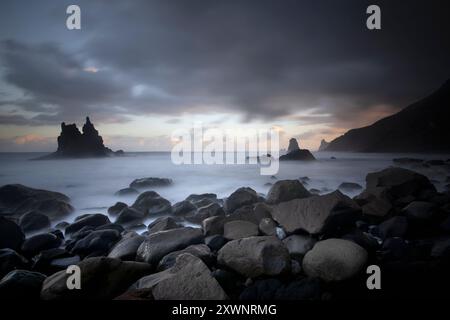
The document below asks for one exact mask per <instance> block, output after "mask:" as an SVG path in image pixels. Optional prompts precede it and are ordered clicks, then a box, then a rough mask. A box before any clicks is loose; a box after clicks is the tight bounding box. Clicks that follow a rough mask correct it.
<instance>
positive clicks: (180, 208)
mask: <svg viewBox="0 0 450 320" xmlns="http://www.w3.org/2000/svg"><path fill="white" fill-rule="evenodd" d="M172 209H173V214H174V215H175V216H187V215H193V214H195V212H196V211H197V207H196V206H195V205H193V204H192V202H190V201H188V200H184V201H181V202H177V203H175V204H174V205H173V207H172Z"/></svg>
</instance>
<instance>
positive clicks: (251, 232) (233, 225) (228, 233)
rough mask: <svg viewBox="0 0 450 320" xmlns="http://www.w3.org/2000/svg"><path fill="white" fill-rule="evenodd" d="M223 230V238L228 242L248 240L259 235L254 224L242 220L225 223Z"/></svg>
mask: <svg viewBox="0 0 450 320" xmlns="http://www.w3.org/2000/svg"><path fill="white" fill-rule="evenodd" d="M223 230H224V231H223V235H224V237H225V238H227V239H230V240H236V239H242V238H248V237H252V236H257V235H258V234H259V230H258V226H257V225H256V224H254V223H251V222H248V221H242V220H236V221H230V222H227V223H225V224H224V226H223Z"/></svg>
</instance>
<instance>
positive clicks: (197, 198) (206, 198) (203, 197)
mask: <svg viewBox="0 0 450 320" xmlns="http://www.w3.org/2000/svg"><path fill="white" fill-rule="evenodd" d="M186 201H189V202H191V203H192V204H193V205H195V206H196V207H197V208H199V207H204V206H206V205H208V204H210V203H219V202H220V200H219V199H217V195H216V194H215V193H202V194H191V195H189V196H188V197H187V198H186Z"/></svg>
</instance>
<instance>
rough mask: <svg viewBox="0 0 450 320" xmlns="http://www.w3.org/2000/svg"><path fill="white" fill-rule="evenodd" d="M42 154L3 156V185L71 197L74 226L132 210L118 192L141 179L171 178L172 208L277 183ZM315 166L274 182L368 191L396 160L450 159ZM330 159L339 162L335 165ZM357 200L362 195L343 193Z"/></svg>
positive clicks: (147, 159)
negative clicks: (83, 218)
mask: <svg viewBox="0 0 450 320" xmlns="http://www.w3.org/2000/svg"><path fill="white" fill-rule="evenodd" d="M40 155H41V154H38V153H0V185H4V184H10V183H20V184H24V185H26V186H29V187H33V188H40V189H46V190H52V191H58V192H62V193H64V194H66V195H68V196H69V197H70V198H71V203H72V205H73V206H74V207H75V212H74V213H73V214H72V215H71V217H68V218H66V219H65V220H66V221H68V222H70V221H72V220H73V219H74V218H75V217H76V216H78V215H79V214H81V213H98V212H99V213H106V212H107V208H108V207H109V206H111V205H113V204H114V203H116V202H117V201H122V202H125V203H127V204H129V205H131V204H132V203H133V202H134V200H135V198H136V197H135V196H127V197H119V196H115V195H114V193H115V192H116V191H118V190H119V189H121V188H125V187H128V186H129V184H130V183H131V182H132V181H133V180H134V179H137V178H144V177H161V178H171V179H173V184H172V185H171V186H169V187H158V188H154V189H152V190H155V191H157V192H158V193H159V194H160V195H161V196H163V197H165V198H167V199H168V200H170V201H171V202H172V204H174V203H176V202H178V201H181V200H184V199H185V198H186V197H187V196H188V195H190V194H193V193H197V194H198V193H216V194H217V195H218V197H220V198H223V197H227V196H228V195H230V194H231V193H232V192H233V191H234V190H236V189H237V188H239V187H243V186H247V187H251V188H253V189H254V190H256V191H257V192H259V193H262V194H264V195H265V194H266V193H267V191H268V190H269V188H270V185H266V184H267V183H274V182H275V181H277V180H275V179H272V178H271V177H270V176H262V175H261V174H260V167H259V165H249V164H246V165H198V164H197V165H174V164H172V162H171V158H170V153H168V152H151V153H128V154H127V155H126V156H124V157H114V158H101V159H73V160H45V161H30V159H32V158H35V157H37V156H40ZM314 156H315V157H316V158H317V159H318V161H313V162H300V161H298V162H296V161H288V162H280V169H279V172H278V174H276V178H277V179H278V180H282V179H298V178H300V177H304V176H307V177H309V179H310V180H309V181H308V183H307V184H306V185H305V187H306V188H307V189H311V188H315V189H318V190H320V191H321V193H327V192H330V191H334V190H335V189H337V187H338V186H339V185H340V184H341V183H342V182H356V183H359V184H360V185H362V186H363V187H365V177H366V175H367V173H369V172H373V171H378V170H381V169H384V168H386V167H389V166H392V165H394V163H393V162H392V159H393V158H397V157H416V158H421V159H448V158H449V156H443V155H412V154H408V155H405V154H360V153H359V154H358V153H338V152H317V153H315V154H314ZM331 157H336V159H335V160H333V159H331ZM412 169H413V170H415V171H418V172H421V173H423V174H425V175H427V176H428V177H429V178H430V179H432V180H433V182H434V183H435V185H436V187H437V189H438V190H443V188H444V186H445V183H444V182H445V180H446V176H447V175H448V173H447V172H446V170H445V168H440V167H438V166H435V167H432V168H424V167H422V166H418V167H416V168H414V167H412ZM343 192H344V193H346V194H348V195H349V196H354V195H356V194H357V193H359V192H360V191H355V192H345V191H343Z"/></svg>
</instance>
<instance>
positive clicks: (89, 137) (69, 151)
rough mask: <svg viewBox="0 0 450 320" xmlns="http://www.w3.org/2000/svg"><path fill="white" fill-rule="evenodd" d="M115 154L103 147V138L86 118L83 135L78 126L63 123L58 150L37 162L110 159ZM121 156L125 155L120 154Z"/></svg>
mask: <svg viewBox="0 0 450 320" xmlns="http://www.w3.org/2000/svg"><path fill="white" fill-rule="evenodd" d="M114 154H115V153H114V152H113V151H112V150H111V149H109V148H107V147H105V146H104V145H103V138H102V137H101V136H100V135H99V134H98V131H97V130H96V129H95V127H94V125H93V124H92V123H91V121H90V120H89V117H86V123H85V124H84V125H83V133H81V132H80V131H79V130H78V128H77V126H76V124H69V125H66V124H65V123H64V122H63V123H61V134H60V135H59V137H58V150H57V151H56V152H54V153H52V154H49V155H47V156H44V157H41V158H38V159H37V160H47V159H64V158H85V157H109V156H113V155H114ZM119 154H123V151H122V152H119Z"/></svg>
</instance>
